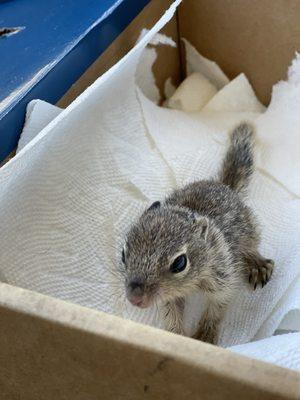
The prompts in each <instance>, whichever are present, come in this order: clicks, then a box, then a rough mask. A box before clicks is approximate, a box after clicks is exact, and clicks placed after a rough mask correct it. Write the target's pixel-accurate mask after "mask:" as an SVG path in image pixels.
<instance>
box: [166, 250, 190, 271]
mask: <svg viewBox="0 0 300 400" xmlns="http://www.w3.org/2000/svg"><path fill="white" fill-rule="evenodd" d="M186 264H187V258H186V255H185V254H181V255H180V256H178V257H177V258H175V260H174V261H173V264H172V265H171V267H170V271H171V272H172V273H173V274H177V273H178V272H181V271H183V270H184V269H185V267H186Z"/></svg>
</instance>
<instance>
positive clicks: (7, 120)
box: [0, 0, 150, 160]
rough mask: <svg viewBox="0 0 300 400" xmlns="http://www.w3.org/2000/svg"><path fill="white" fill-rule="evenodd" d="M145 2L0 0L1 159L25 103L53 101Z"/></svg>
mask: <svg viewBox="0 0 300 400" xmlns="http://www.w3.org/2000/svg"><path fill="white" fill-rule="evenodd" d="M149 1H150V0H118V1H116V0H48V1H41V0H7V1H1V0H0V27H16V26H20V27H25V28H24V29H23V30H22V31H20V32H19V33H17V34H14V35H11V36H10V37H7V38H5V37H3V38H1V37H0V160H3V159H4V158H5V157H6V156H7V155H8V154H9V153H10V152H11V151H12V150H13V149H14V148H15V147H16V144H17V141H18V138H19V134H20V132H21V129H22V126H23V122H24V116H25V109H26V105H27V103H28V102H29V101H30V100H32V99H34V98H40V99H43V100H45V101H49V102H51V103H56V102H57V101H58V100H59V99H60V98H61V97H62V95H63V94H64V93H65V92H66V91H67V90H68V88H69V87H70V86H71V85H72V84H73V83H74V82H75V81H76V80H77V79H78V78H79V77H80V76H81V75H82V73H83V72H84V71H85V70H86V69H87V68H88V66H89V65H91V64H92V63H93V62H94V61H95V60H96V58H97V57H98V56H99V55H100V54H101V53H102V52H103V51H104V50H105V49H106V48H107V47H108V45H109V44H110V43H111V42H112V41H113V40H114V39H115V38H116V37H117V36H118V35H119V34H120V33H121V32H122V31H123V30H124V28H126V26H127V25H128V24H129V23H130V22H131V21H132V20H133V19H134V18H135V17H136V15H137V14H138V13H139V12H140V11H141V10H142V9H143V8H144V6H145V5H146V4H147V3H149Z"/></svg>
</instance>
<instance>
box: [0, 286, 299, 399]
mask: <svg viewBox="0 0 300 400" xmlns="http://www.w3.org/2000/svg"><path fill="white" fill-rule="evenodd" d="M0 292H1V300H0V320H1V330H0V343H1V346H0V393H1V396H0V397H1V399H9V400H14V399H22V400H40V399H43V400H48V399H49V400H53V399H55V400H60V399H66V400H67V399H68V400H69V399H72V400H77V399H78V400H90V399H91V400H93V399H95V400H96V399H101V400H106V399H107V400H108V399H110V400H111V399H112V400H118V399H125V400H127V399H128V400H135V399H136V400H140V399H144V398H145V399H157V400H160V399H164V400H167V399H172V400H177V399H178V400H182V399H184V398H187V399H202V400H210V399H214V400H218V399H222V400H225V399H228V400H233V399H244V400H250V399H251V400H252V399H253V400H254V399H265V400H278V399H299V398H300V374H299V373H296V372H293V371H288V370H285V369H282V368H279V367H276V366H273V365H271V364H266V363H262V362H259V361H254V360H251V359H248V358H245V357H242V356H238V355H236V354H233V353H231V352H230V351H228V350H224V349H220V348H216V347H214V346H211V345H208V344H205V343H201V342H198V341H196V340H193V339H189V338H184V337H182V336H177V335H174V334H171V333H168V332H164V331H161V330H158V329H154V328H150V327H147V326H144V325H140V324H136V323H134V322H131V321H126V320H122V319H120V318H117V317H114V316H111V315H107V314H104V313H101V312H96V311H93V310H89V309H86V308H83V307H80V306H76V305H74V304H68V303H66V302H63V301H60V300H56V299H53V298H51V297H47V296H43V295H40V294H37V293H33V292H30V291H27V290H23V289H19V288H14V287H12V286H9V285H6V284H1V285H0Z"/></svg>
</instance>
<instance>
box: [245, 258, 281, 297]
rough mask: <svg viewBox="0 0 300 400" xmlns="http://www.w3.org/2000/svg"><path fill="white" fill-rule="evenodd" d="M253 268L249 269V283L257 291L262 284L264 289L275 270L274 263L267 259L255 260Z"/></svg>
mask: <svg viewBox="0 0 300 400" xmlns="http://www.w3.org/2000/svg"><path fill="white" fill-rule="evenodd" d="M255 261H256V262H255V263H253V266H251V268H250V269H249V283H250V285H251V286H253V289H254V290H255V289H256V287H257V285H258V284H259V283H261V287H262V288H263V287H264V286H265V285H266V284H267V283H268V282H269V280H270V279H271V276H272V273H273V270H274V265H275V263H274V261H273V260H270V259H266V258H261V259H260V260H255Z"/></svg>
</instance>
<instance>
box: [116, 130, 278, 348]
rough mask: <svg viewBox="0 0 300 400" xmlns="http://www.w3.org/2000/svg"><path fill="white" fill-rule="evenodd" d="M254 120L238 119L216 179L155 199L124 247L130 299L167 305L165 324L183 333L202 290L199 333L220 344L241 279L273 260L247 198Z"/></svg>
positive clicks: (255, 276) (262, 271) (262, 279)
mask: <svg viewBox="0 0 300 400" xmlns="http://www.w3.org/2000/svg"><path fill="white" fill-rule="evenodd" d="M253 137H254V132H253V128H252V126H251V125H249V124H248V123H241V124H240V125H238V126H237V127H236V128H235V129H234V130H233V132H232V133H231V141H230V146H229V149H228V150H227V154H226V156H225V159H224V161H223V166H222V169H221V171H220V174H219V176H218V178H217V179H211V180H201V181H196V182H194V183H191V184H188V185H187V186H185V187H183V188H182V189H177V190H175V191H173V193H172V194H171V195H170V196H169V197H167V198H166V199H165V201H163V202H159V201H156V202H155V203H153V204H152V205H151V206H150V207H149V208H148V209H147V210H146V211H145V212H144V213H143V214H142V215H141V217H140V218H139V219H138V221H137V222H136V223H135V224H133V226H132V227H131V229H130V230H129V232H128V234H127V236H126V241H125V245H124V248H123V250H122V263H123V265H124V268H123V270H124V271H123V272H124V278H125V288H126V296H127V299H128V300H129V301H130V302H131V303H132V304H133V305H135V306H137V307H141V308H146V307H148V306H149V305H151V304H153V303H155V302H156V301H158V300H159V301H161V302H163V317H164V321H165V327H166V329H167V330H169V331H171V332H175V333H178V334H184V329H183V311H184V303H185V296H186V295H188V294H190V293H192V292H194V291H197V290H201V291H202V292H203V293H204V294H205V295H206V298H207V308H206V310H205V311H204V314H203V316H202V318H201V320H200V323H199V326H198V330H197V332H196V334H195V335H194V338H197V339H200V340H202V341H205V342H209V343H214V344H217V342H218V331H219V325H220V321H221V319H222V317H223V315H224V312H225V310H226V307H227V305H228V304H229V302H230V300H231V299H232V298H233V295H234V293H235V290H236V288H238V287H239V286H240V284H241V282H242V280H244V279H245V277H246V278H247V279H249V283H250V284H251V285H252V286H253V287H254V289H256V286H257V284H258V283H261V285H262V287H263V286H264V285H265V284H266V283H267V282H268V281H269V279H270V277H271V275H272V271H273V267H274V262H273V261H272V260H269V259H266V258H264V257H263V256H262V255H261V254H260V253H259V252H258V249H257V247H258V244H259V233H258V229H257V224H256V222H255V219H254V217H253V214H252V211H251V210H250V208H249V207H248V206H246V205H245V204H244V202H243V197H244V195H245V191H246V189H247V186H248V184H249V180H250V178H251V175H252V172H253V141H254V139H253Z"/></svg>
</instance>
